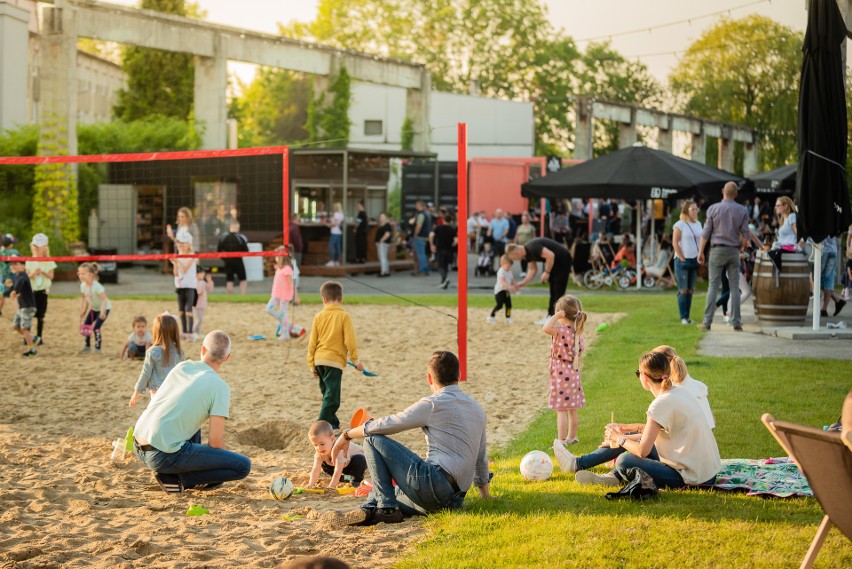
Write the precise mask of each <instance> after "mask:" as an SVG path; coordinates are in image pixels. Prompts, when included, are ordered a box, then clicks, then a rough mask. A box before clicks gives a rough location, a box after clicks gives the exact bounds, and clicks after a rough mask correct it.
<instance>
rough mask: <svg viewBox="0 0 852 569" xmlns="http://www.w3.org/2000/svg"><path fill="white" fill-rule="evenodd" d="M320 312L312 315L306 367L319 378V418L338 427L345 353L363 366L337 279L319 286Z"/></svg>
mask: <svg viewBox="0 0 852 569" xmlns="http://www.w3.org/2000/svg"><path fill="white" fill-rule="evenodd" d="M320 296H322V304H323V309H322V312H320V313H319V314H317V315H316V316H315V317H314V324H313V326H311V340H310V342H309V343H308V367H309V368H311V371H313V372H314V376H316V377H318V378H319V385H320V392H321V393H322V407H321V408H320V414H319V417H317V419H318V420H320V421H328V422H329V424H331V427H332V428H333V429H339V428H340V421H339V420H338V419H337V410H338V409H339V408H340V382H341V380H342V379H343V368H345V367H346V356H347V353H348V355H349V361H351V362H352V363H354V364H355V369H357V370H358V371H362V370H363V369H364V366H363V365H362V364H361V362H359V361H358V342H357V341H356V339H355V328H354V327H353V326H352V318H350V317H349V314H347V312H346V311H345V310H343V307H342V306H341V304H343V287H342V286H341V285H340V283H338V282H334V281H326V282H324V283H323V284H322V286H321V287H320Z"/></svg>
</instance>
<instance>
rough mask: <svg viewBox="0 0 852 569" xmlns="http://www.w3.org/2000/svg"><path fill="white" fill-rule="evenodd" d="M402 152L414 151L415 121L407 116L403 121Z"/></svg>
mask: <svg viewBox="0 0 852 569" xmlns="http://www.w3.org/2000/svg"><path fill="white" fill-rule="evenodd" d="M399 146H400V150H403V151H405V152H411V151H412V150H414V121H413V120H412V119H411V117H409V116H406V117H405V120H404V121H402V132H401V133H400V145H399Z"/></svg>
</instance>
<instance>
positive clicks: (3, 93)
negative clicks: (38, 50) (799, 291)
mask: <svg viewBox="0 0 852 569" xmlns="http://www.w3.org/2000/svg"><path fill="white" fill-rule="evenodd" d="M29 21H30V13H29V12H28V11H26V10H24V9H22V8H18V7H17V6H12V5H11V4H7V3H5V2H0V78H2V81H0V131H4V130H6V129H9V128H13V127H15V126H17V125H23V124H27V123H29V117H28V116H27V84H28V82H29V70H28V69H27V63H28V62H27V58H26V57H22V54H25V53H27V52H28V51H29V36H30V34H29V30H28V25H29Z"/></svg>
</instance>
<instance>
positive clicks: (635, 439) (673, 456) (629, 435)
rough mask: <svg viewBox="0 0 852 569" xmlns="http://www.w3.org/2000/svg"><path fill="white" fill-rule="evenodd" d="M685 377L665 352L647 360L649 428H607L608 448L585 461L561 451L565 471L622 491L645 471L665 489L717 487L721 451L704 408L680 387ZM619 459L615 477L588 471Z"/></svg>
mask: <svg viewBox="0 0 852 569" xmlns="http://www.w3.org/2000/svg"><path fill="white" fill-rule="evenodd" d="M685 374H686V365H685V364H684V363H683V360H682V359H681V358H679V357H677V356H674V357H669V355H667V354H666V353H664V352H661V351H654V352H647V353H646V354H644V355H643V356H642V358H641V359H640V360H639V369H637V370H636V377H637V378H639V381H641V382H642V387H643V388H644V389H645V390H646V391H650V392H651V393H652V394H653V395H654V401H652V402H651V405H650V406H649V407H648V411H647V413H646V414H647V421H646V422H645V424H644V425H641V424H640V425H621V424H611V425H607V428H606V443H607V444H606V446H605V447H601V448H598V449H597V450H595V451H594V452H592V453H590V454H587V455H584V456H579V457H575V456H574V455H572V454H571V453H570V452H568V451H567V450H564V447H563V448H561V449H558V450H557V451H556V458H557V460H558V461H559V465H560V466H561V467H562V469H563V470H566V471H569V472H576V473H577V474H576V479H577V482H579V483H580V484H606V485H609V486H621V485H622V484H623V483H624V482H626V481H627V480H628V479H629V478H630V472H629V471H630V469H632V468H641V469H642V470H644V471H645V472H646V473H648V475H649V476H651V478H653V479H654V483H655V484H656V485H657V486H658V487H659V488H681V487H683V486H698V485H705V484H713V482H714V481H715V479H716V474H717V473H718V472H719V469H720V468H721V467H722V461H721V458H720V457H719V447H718V446H717V445H716V439H715V437H714V436H713V431H712V429H711V427H710V423H709V422H708V420H707V418H706V415H705V414H704V412H703V411H702V405H701V403H699V401H698V399H697V398H696V396H695V395H693V393H692V392H691V391H690V389H689V387H688V386H687V387H686V388H685V387H683V386H681V385H679V384H683V383H684V380H686V375H685ZM708 408H709V405H708ZM637 427H638V429H637ZM634 431H638V432H634ZM554 448H556V447H554ZM616 456H617V457H618V458H616V461H615V470H613V471H612V472H610V473H609V474H595V473H594V472H590V471H588V470H584V469H587V468H591V467H593V466H597V465H598V464H603V463H604V462H606V461H607V460H611V459H612V458H615V457H616Z"/></svg>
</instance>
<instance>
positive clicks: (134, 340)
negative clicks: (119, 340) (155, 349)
mask: <svg viewBox="0 0 852 569" xmlns="http://www.w3.org/2000/svg"><path fill="white" fill-rule="evenodd" d="M147 328H148V320H146V319H145V317H144V316H141V315H140V316H134V317H133V332H131V333H130V336H128V337H127V340H126V341H125V342H124V345H123V346H122V347H121V355H120V356H119V358H120V359H122V360H123V359H124V357H125V356H127V359H129V360H133V359H136V357H137V356H138V357H140V358H144V357H145V352H147V351H148V348H150V347H151V333H150V332H149V331H148V330H147Z"/></svg>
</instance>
